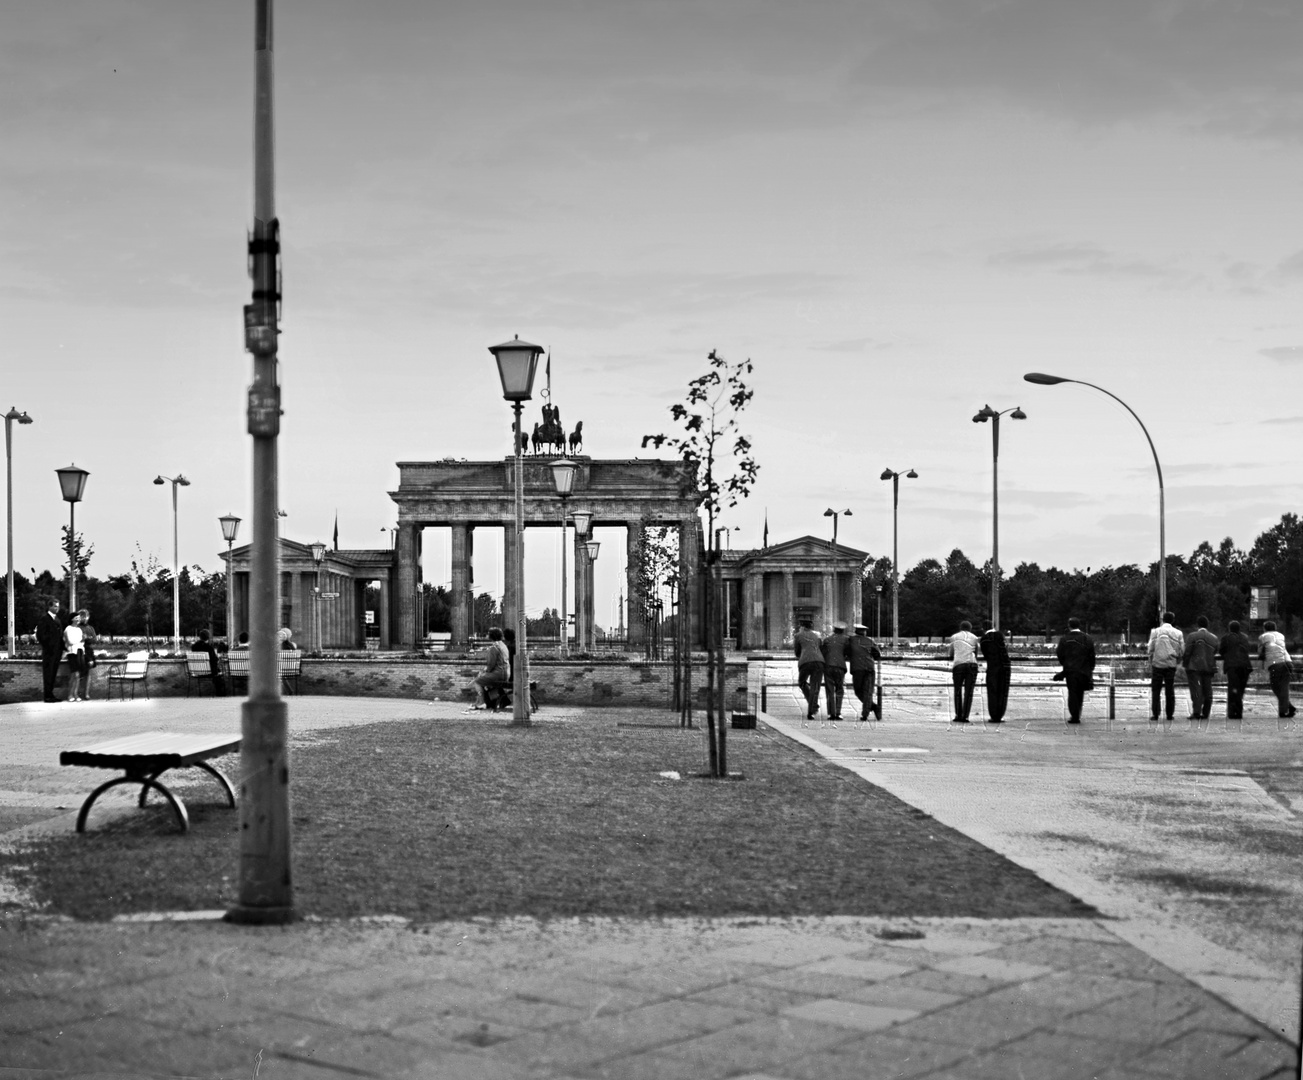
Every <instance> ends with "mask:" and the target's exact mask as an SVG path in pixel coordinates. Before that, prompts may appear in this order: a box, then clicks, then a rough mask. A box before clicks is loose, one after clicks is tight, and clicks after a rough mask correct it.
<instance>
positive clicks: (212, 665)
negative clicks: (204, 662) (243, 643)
mask: <svg viewBox="0 0 1303 1080" xmlns="http://www.w3.org/2000/svg"><path fill="white" fill-rule="evenodd" d="M190 651H191V652H201V653H206V654H207V656H208V673H209V674H210V675H211V676H212V677H213V693H214V694H216V695H217V696H218V697H225V696H226V677H225V676H224V675H223V674H222V661H221V660H220V659H219V658H218V656H217V647H216V646H215V645H213V639H212V637H211V636H209V633H208V631H207V630H200V631H199V640H198V641H193V642H191V643H190Z"/></svg>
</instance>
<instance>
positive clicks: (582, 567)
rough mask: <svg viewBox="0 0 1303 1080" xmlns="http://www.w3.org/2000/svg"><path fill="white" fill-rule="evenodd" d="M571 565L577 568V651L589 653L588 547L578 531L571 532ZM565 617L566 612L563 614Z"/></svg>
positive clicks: (589, 588)
mask: <svg viewBox="0 0 1303 1080" xmlns="http://www.w3.org/2000/svg"><path fill="white" fill-rule="evenodd" d="M570 543H571V551H570V564H571V565H572V566H573V567H574V568H575V574H574V578H575V581H574V590H575V595H574V597H573V601H574V606H575V651H576V652H587V651H588V637H587V636H586V635H587V627H588V621H587V620H588V606H587V605H588V594H589V592H590V591H591V586H590V585H589V582H588V547H587V541H586V540H585V539H584V538H582V537H581V536H580V535H579V530H578V529H572V530H570ZM561 615H562V617H563V618H564V617H565V612H562V613H561Z"/></svg>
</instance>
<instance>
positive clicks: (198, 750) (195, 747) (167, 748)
mask: <svg viewBox="0 0 1303 1080" xmlns="http://www.w3.org/2000/svg"><path fill="white" fill-rule="evenodd" d="M239 748H240V737H239V736H238V735H183V734H177V733H173V732H160V731H150V732H146V733H144V734H141V735H127V736H124V737H123V738H120V739H110V740H109V741H108V742H102V743H96V744H94V745H93V746H84V747H81V748H80V749H77V750H64V751H63V752H62V753H60V754H59V764H60V765H83V766H87V767H89V768H93V769H136V768H140V767H142V766H143V767H148V768H149V769H151V770H152V769H155V768H157V769H159V770H162V769H175V768H179V767H181V766H184V765H189V764H192V763H193V762H196V761H203V760H205V759H207V758H210V757H218V756H220V755H221V754H227V753H233V752H234V751H236V750H238V749H239Z"/></svg>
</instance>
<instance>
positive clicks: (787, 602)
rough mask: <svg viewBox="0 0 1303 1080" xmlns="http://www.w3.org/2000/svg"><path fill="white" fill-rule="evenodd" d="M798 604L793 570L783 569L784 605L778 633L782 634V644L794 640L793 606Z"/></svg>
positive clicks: (781, 609)
mask: <svg viewBox="0 0 1303 1080" xmlns="http://www.w3.org/2000/svg"><path fill="white" fill-rule="evenodd" d="M795 605H796V591H795V588H794V586H793V584H792V571H790V570H784V571H783V601H782V607H781V608H779V611H778V620H779V621H778V626H777V630H778V633H780V634H781V635H782V644H783V645H787V644H789V643H790V642H791V640H792V634H793V632H794V631H795V627H794V626H793V625H792V608H793V607H794V606H795Z"/></svg>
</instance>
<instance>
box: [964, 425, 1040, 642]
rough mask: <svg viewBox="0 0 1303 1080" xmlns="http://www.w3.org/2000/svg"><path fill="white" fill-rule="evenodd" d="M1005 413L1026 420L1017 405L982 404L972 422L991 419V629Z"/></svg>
mask: <svg viewBox="0 0 1303 1080" xmlns="http://www.w3.org/2000/svg"><path fill="white" fill-rule="evenodd" d="M1005 413H1008V414H1009V416H1010V417H1011V418H1012V419H1014V420H1026V419H1027V414H1026V413H1025V412H1023V411H1022V407H1021V406H1019V407H1017V408H1013V409H1004V410H1002V411H1000V412H996V411H995V410H994V409H993V408H991V406H990V405H983V406H982V408H981V409H980V410H979V411H978V413H977V415H976V416H974V417H973V423H974V424H985V423H986V422H987V421H988V420H990V421H991V629H992V630H999V629H1000V417H1002V416H1003V415H1004V414H1005Z"/></svg>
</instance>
